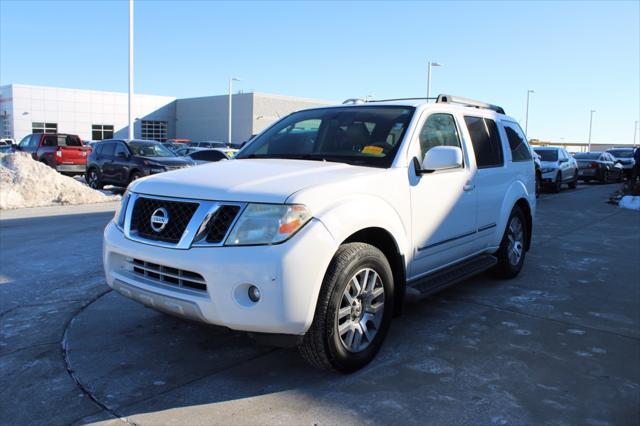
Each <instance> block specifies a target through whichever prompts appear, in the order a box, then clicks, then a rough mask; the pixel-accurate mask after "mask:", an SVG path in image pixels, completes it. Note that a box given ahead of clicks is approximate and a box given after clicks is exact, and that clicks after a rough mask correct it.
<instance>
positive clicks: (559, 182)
mask: <svg viewBox="0 0 640 426" xmlns="http://www.w3.org/2000/svg"><path fill="white" fill-rule="evenodd" d="M560 189H562V173H560V172H558V174H557V175H556V180H555V182H554V183H553V186H552V187H551V190H552V191H553V192H554V193H556V194H557V193H558V192H560Z"/></svg>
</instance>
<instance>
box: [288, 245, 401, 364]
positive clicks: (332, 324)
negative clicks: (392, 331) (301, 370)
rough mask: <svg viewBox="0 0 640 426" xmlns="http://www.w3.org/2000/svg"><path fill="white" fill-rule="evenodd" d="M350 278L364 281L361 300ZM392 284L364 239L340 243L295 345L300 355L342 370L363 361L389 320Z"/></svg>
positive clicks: (376, 347) (377, 346)
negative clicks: (308, 321)
mask: <svg viewBox="0 0 640 426" xmlns="http://www.w3.org/2000/svg"><path fill="white" fill-rule="evenodd" d="M372 271H373V272H374V273H375V274H377V276H375V275H371V272H372ZM365 274H368V275H365ZM365 276H366V277H367V278H365ZM354 279H355V280H356V282H358V283H360V282H362V281H364V282H365V283H368V284H365V285H364V287H365V289H367V294H368V295H367V294H365V297H364V298H362V299H360V297H359V296H358V292H357V286H356V285H354ZM393 286H394V283H393V274H392V271H391V266H390V265H389V262H388V260H387V258H386V257H385V256H384V254H382V252H381V251H380V250H378V249H377V248H375V247H373V246H371V245H369V244H364V243H349V244H344V245H342V246H340V248H339V249H338V251H337V252H336V254H335V256H334V257H333V259H332V261H331V264H330V265H329V268H328V269H327V273H326V274H325V277H324V280H323V282H322V288H321V289H320V295H319V296H318V302H317V304H316V311H315V315H314V317H313V323H312V324H311V327H309V330H308V331H307V333H306V334H305V336H304V338H303V339H302V343H301V344H300V345H299V346H298V350H299V352H300V355H301V356H302V357H303V358H304V359H305V360H306V361H307V362H308V363H309V364H311V365H312V366H314V367H316V368H320V369H324V370H331V371H338V372H341V373H351V372H353V371H356V370H358V369H360V368H362V367H364V366H365V365H367V364H368V363H369V362H370V361H371V360H372V359H373V358H374V357H375V355H376V353H377V352H378V350H379V349H380V347H381V346H382V343H383V342H384V339H385V336H386V334H387V331H388V329H389V325H390V324H391V318H392V316H393V303H394V298H393V297H394V296H393V293H394V291H393ZM360 287H363V286H360ZM347 295H348V296H347ZM353 296H356V297H353ZM360 302H361V303H360ZM381 302H382V304H381ZM376 308H377V310H375V311H374V309H376ZM340 313H343V315H342V316H339V314H340ZM363 322H364V325H365V328H366V329H367V332H368V333H371V330H374V332H373V333H374V334H373V335H372V336H371V337H370V338H367V336H369V334H367V333H363V332H362V324H363ZM376 324H377V325H376ZM339 327H340V328H342V329H343V332H342V334H341V333H340V331H339ZM358 335H360V338H359V339H358ZM349 342H350V343H349Z"/></svg>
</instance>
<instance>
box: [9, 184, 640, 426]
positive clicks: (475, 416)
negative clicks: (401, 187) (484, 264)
mask: <svg viewBox="0 0 640 426" xmlns="http://www.w3.org/2000/svg"><path fill="white" fill-rule="evenodd" d="M614 189H615V186H614V185H606V186H600V185H581V186H579V187H578V189H577V190H565V191H563V192H562V193H561V194H558V195H554V194H548V195H543V196H542V197H541V199H540V200H539V205H538V216H537V218H536V224H535V235H534V243H533V248H532V250H531V251H530V252H529V253H528V255H527V260H526V264H525V269H524V271H523V272H522V274H521V275H520V276H519V277H518V278H517V279H515V280H511V281H496V280H493V279H492V278H490V277H488V276H480V277H477V278H474V279H471V280H468V281H466V282H464V283H461V284H459V285H457V286H456V287H454V288H451V289H449V290H447V291H445V292H443V293H440V294H438V295H435V296H433V297H431V298H429V299H427V300H425V301H422V302H420V303H416V304H410V305H408V306H407V309H406V311H405V313H404V315H403V316H402V317H400V318H396V319H395V320H394V322H393V324H392V328H391V331H390V335H389V336H388V338H387V342H386V343H385V345H384V347H383V349H382V350H381V352H380V354H379V355H378V357H377V359H376V360H375V361H374V362H373V363H372V364H371V365H370V366H368V367H367V368H365V369H363V370H362V371H359V372H357V373H355V374H352V375H349V376H341V375H335V374H328V373H324V372H321V371H316V370H313V369H311V368H310V367H308V366H307V365H306V364H304V362H303V361H302V360H301V359H300V358H299V356H298V355H297V353H296V351H295V350H284V349H273V348H267V347H259V346H256V345H254V344H253V343H252V342H251V341H250V340H249V339H248V338H247V337H246V336H244V335H243V334H239V333H234V332H230V331H228V330H224V329H220V328H217V327H210V326H206V325H202V324H197V323H190V322H186V321H182V320H179V319H176V318H172V317H168V316H165V315H162V314H159V313H157V312H155V311H152V310H150V309H146V308H144V307H142V306H141V305H138V304H136V303H134V302H132V301H129V300H127V299H125V298H123V297H121V296H119V295H118V294H116V293H114V292H109V291H108V288H107V287H106V285H105V284H104V279H103V277H102V270H101V259H100V250H101V246H100V245H101V237H102V235H101V229H102V228H103V227H104V225H105V224H106V222H107V221H108V220H109V219H110V216H111V215H110V214H108V213H93V214H83V215H77V216H61V217H53V218H37V219H25V220H3V221H0V259H1V260H2V267H1V269H0V322H1V325H0V423H3V424H4V423H11V424H26V423H29V424H45V423H46V424H68V423H80V424H85V423H91V422H105V423H107V424H120V423H123V422H126V423H132V424H142V425H145V424H150V425H151V424H153V425H155V424H211V423H219V424H256V423H260V424H264V423H285V424H291V423H295V424H300V423H309V424H313V423H340V424H344V423H374V424H387V423H394V424H395V423H421V424H424V423H427V424H532V423H546V424H594V425H596V424H637V422H638V419H640V409H639V408H638V407H640V214H638V213H637V212H633V211H627V210H622V209H618V208H617V207H615V206H611V205H608V204H605V203H604V201H605V200H606V199H607V195H608V194H609V193H610V192H612V191H613V190H614Z"/></svg>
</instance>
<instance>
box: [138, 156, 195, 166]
mask: <svg viewBox="0 0 640 426" xmlns="http://www.w3.org/2000/svg"><path fill="white" fill-rule="evenodd" d="M138 158H141V159H143V160H147V161H149V162H152V163H156V164H161V165H163V166H185V165H188V164H193V161H191V159H189V158H187V157H138Z"/></svg>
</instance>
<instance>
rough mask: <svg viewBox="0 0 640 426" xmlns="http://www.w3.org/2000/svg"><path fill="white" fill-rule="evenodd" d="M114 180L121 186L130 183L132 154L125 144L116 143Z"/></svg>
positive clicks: (112, 164) (113, 165)
mask: <svg viewBox="0 0 640 426" xmlns="http://www.w3.org/2000/svg"><path fill="white" fill-rule="evenodd" d="M111 167H112V169H113V179H114V181H115V182H117V183H118V184H120V185H125V186H126V185H127V184H128V183H129V175H130V172H131V152H130V151H129V148H127V146H126V145H125V144H124V142H115V150H114V156H113V162H112V163H111Z"/></svg>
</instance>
